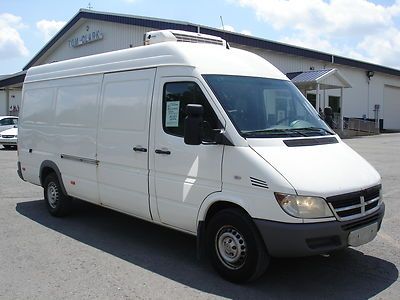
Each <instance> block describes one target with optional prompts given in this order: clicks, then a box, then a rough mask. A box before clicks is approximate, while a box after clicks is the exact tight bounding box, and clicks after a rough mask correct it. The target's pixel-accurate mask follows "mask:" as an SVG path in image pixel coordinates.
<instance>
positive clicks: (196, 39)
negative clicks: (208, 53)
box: [144, 30, 227, 47]
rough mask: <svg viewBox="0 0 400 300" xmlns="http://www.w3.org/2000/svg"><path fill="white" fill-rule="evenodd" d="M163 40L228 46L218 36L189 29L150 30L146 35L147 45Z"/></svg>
mask: <svg viewBox="0 0 400 300" xmlns="http://www.w3.org/2000/svg"><path fill="white" fill-rule="evenodd" d="M163 42H186V43H203V44H213V45H220V46H224V47H227V42H226V41H225V40H224V39H222V38H220V37H218V36H213V35H208V34H202V33H195V32H189V31H182V30H157V31H149V32H147V33H145V35H144V44H145V45H152V44H157V43H163Z"/></svg>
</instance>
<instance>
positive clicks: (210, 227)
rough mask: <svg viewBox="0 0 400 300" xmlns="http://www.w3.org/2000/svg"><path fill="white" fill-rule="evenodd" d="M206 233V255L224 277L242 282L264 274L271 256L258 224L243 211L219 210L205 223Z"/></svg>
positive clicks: (235, 281) (233, 209) (234, 209)
mask: <svg viewBox="0 0 400 300" xmlns="http://www.w3.org/2000/svg"><path fill="white" fill-rule="evenodd" d="M206 235H207V241H206V243H207V244H206V247H207V253H208V257H209V259H210V260H211V263H212V265H213V266H214V268H215V269H216V270H217V272H218V273H219V274H220V275H221V276H222V277H223V278H225V279H226V280H228V281H231V282H234V283H244V282H250V281H254V280H256V279H257V278H259V277H260V276H261V275H263V274H264V272H265V270H266V269H267V267H268V264H269V261H270V257H269V255H268V252H267V250H266V248H265V245H264V242H263V241H262V239H261V237H260V235H259V233H258V231H257V228H256V227H255V225H254V223H253V222H252V220H251V219H250V217H249V216H248V215H247V214H246V213H245V212H243V211H241V210H240V209H236V208H229V209H224V210H222V211H220V212H218V213H217V214H216V215H215V216H213V217H212V219H211V220H210V222H209V223H208V224H207V228H206ZM238 245H240V250H239V247H237V246H238ZM235 247H236V248H235ZM239 251H240V253H239Z"/></svg>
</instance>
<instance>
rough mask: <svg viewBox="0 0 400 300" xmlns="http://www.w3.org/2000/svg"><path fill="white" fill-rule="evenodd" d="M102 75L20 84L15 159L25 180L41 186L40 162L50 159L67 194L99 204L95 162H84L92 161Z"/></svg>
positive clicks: (93, 159)
mask: <svg viewBox="0 0 400 300" xmlns="http://www.w3.org/2000/svg"><path fill="white" fill-rule="evenodd" d="M102 77H103V76H102V75H91V76H78V77H71V78H66V79H57V80H49V81H43V82H31V83H28V84H25V86H24V97H23V98H24V99H23V111H22V118H21V126H20V129H19V130H20V136H21V143H20V161H21V164H22V167H23V168H25V171H22V172H23V176H24V178H25V179H26V180H27V181H29V182H32V183H35V184H40V180H39V175H40V174H39V172H40V165H41V163H42V162H43V161H44V160H49V161H52V162H54V163H55V164H56V165H57V166H58V168H59V170H60V172H61V175H62V179H63V183H64V186H65V189H66V191H67V193H68V194H69V195H70V196H74V197H77V198H81V199H84V200H87V201H90V202H95V203H97V202H98V187H97V182H96V164H95V163H88V161H91V162H95V161H96V136H97V122H98V106H99V96H100V88H101V81H102ZM30 149H31V151H30ZM61 157H64V158H61Z"/></svg>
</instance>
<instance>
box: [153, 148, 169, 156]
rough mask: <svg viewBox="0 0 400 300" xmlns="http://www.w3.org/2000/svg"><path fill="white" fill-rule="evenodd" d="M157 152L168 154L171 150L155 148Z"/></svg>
mask: <svg viewBox="0 0 400 300" xmlns="http://www.w3.org/2000/svg"><path fill="white" fill-rule="evenodd" d="M155 152H156V153H157V154H166V155H170V154H171V151H168V150H160V149H156V151H155Z"/></svg>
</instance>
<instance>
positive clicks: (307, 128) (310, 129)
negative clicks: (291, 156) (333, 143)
mask: <svg viewBox="0 0 400 300" xmlns="http://www.w3.org/2000/svg"><path fill="white" fill-rule="evenodd" d="M296 130H301V131H323V132H326V133H329V134H331V135H333V134H334V133H333V132H332V131H330V130H327V129H325V128H322V127H304V128H296Z"/></svg>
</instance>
